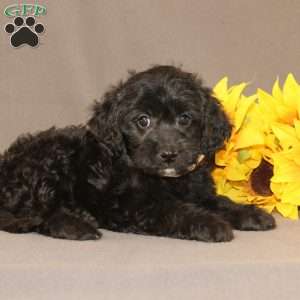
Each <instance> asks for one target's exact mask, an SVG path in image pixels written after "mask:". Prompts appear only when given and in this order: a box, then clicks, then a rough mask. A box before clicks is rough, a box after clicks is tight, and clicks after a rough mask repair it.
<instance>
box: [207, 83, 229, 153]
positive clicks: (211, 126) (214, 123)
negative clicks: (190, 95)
mask: <svg viewBox="0 0 300 300" xmlns="http://www.w3.org/2000/svg"><path fill="white" fill-rule="evenodd" d="M201 93H202V97H204V99H205V101H204V103H205V104H204V124H203V127H204V128H203V135H202V144H203V146H204V147H205V148H206V151H207V152H210V153H211V152H215V151H217V150H218V149H220V148H222V147H223V145H224V142H225V140H227V139H228V138H229V137H230V135H231V130H232V126H231V124H230V122H229V120H228V117H227V116H226V114H225V112H224V110H223V108H222V105H221V104H220V103H219V101H218V100H217V99H216V98H215V97H213V96H212V92H211V90H210V89H207V88H202V89H201Z"/></svg>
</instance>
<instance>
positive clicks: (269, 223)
mask: <svg viewBox="0 0 300 300" xmlns="http://www.w3.org/2000/svg"><path fill="white" fill-rule="evenodd" d="M232 221H233V222H232V225H233V226H234V228H236V229H238V230H254V231H258V230H270V229H273V228H275V227H276V222H275V219H274V217H273V216H272V215H270V214H268V213H267V212H265V211H263V210H262V209H260V208H258V207H256V206H254V205H245V206H244V207H242V208H241V209H240V210H239V211H238V212H236V213H235V215H234V217H233V220H232Z"/></svg>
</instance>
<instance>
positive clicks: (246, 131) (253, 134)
mask: <svg viewBox="0 0 300 300" xmlns="http://www.w3.org/2000/svg"><path fill="white" fill-rule="evenodd" d="M264 141H265V139H264V135H263V133H262V132H260V131H258V130H257V128H255V127H251V126H247V127H245V128H243V129H242V130H241V131H240V132H239V135H238V136H237V141H236V144H235V149H241V148H247V147H251V146H254V145H263V144H264Z"/></svg>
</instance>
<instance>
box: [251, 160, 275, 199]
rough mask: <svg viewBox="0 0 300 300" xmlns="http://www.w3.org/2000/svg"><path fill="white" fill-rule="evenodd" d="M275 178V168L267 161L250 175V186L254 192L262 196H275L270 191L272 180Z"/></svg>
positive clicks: (262, 162) (263, 161)
mask: <svg viewBox="0 0 300 300" xmlns="http://www.w3.org/2000/svg"><path fill="white" fill-rule="evenodd" d="M272 176H273V166H272V165H271V164H270V163H268V162H267V161H265V160H262V161H261V163H260V165H259V166H258V167H257V168H256V169H254V170H253V172H252V174H251V175H250V184H251V188H252V190H253V191H254V192H255V193H256V194H258V195H261V196H271V195H273V193H272V191H271V189H270V183H271V178H272Z"/></svg>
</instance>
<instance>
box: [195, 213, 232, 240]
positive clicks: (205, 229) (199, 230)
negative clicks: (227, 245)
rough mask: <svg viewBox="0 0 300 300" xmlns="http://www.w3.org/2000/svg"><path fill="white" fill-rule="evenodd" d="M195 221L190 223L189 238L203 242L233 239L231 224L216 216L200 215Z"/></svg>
mask: <svg viewBox="0 0 300 300" xmlns="http://www.w3.org/2000/svg"><path fill="white" fill-rule="evenodd" d="M197 223H198V224H197ZM197 223H195V224H193V225H192V229H191V239H195V240H199V241H204V242H229V241H231V240H232V239H233V231H232V227H231V225H230V224H229V223H227V222H226V221H224V220H222V219H221V218H219V217H217V216H214V215H209V216H205V217H201V219H200V220H199V221H198V222H197Z"/></svg>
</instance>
